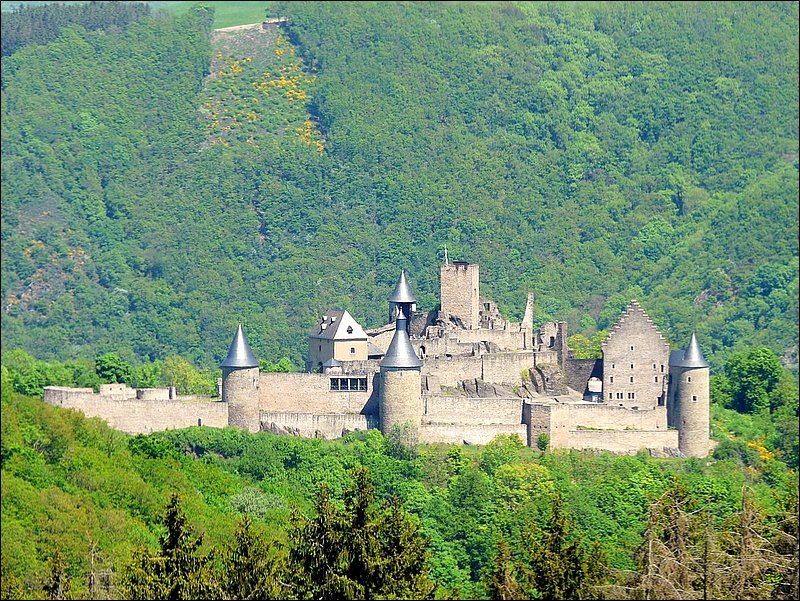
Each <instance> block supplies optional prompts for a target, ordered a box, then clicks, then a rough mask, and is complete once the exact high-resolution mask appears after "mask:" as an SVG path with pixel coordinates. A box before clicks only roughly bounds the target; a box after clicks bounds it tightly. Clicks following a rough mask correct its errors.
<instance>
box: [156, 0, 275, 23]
mask: <svg viewBox="0 0 800 601" xmlns="http://www.w3.org/2000/svg"><path fill="white" fill-rule="evenodd" d="M148 4H149V5H150V6H151V7H152V8H153V9H154V10H166V11H169V12H171V13H173V14H176V15H180V14H183V13H185V12H187V11H188V10H189V8H190V7H191V6H192V5H193V4H196V3H195V2H168V1H164V2H148ZM202 4H205V5H207V6H211V7H213V8H214V27H215V28H217V29H219V28H220V27H233V26H234V25H245V24H247V23H258V22H260V21H263V20H264V18H265V16H266V14H267V9H268V8H269V7H270V5H271V4H272V2H203V3H202ZM270 16H272V15H270Z"/></svg>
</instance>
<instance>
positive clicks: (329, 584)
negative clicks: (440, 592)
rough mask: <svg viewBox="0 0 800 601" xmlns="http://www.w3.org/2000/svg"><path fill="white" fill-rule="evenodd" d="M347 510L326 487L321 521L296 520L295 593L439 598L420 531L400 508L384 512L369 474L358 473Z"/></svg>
mask: <svg viewBox="0 0 800 601" xmlns="http://www.w3.org/2000/svg"><path fill="white" fill-rule="evenodd" d="M353 480H354V483H353V485H352V486H351V487H350V488H349V489H348V490H347V491H345V494H344V497H345V499H344V500H345V507H344V510H340V509H338V508H337V507H336V505H335V504H334V503H333V501H332V499H331V495H330V491H329V490H328V488H327V487H325V486H323V487H322V488H321V490H320V492H319V494H318V495H317V498H316V502H315V511H316V516H315V517H314V518H312V519H304V518H302V517H300V516H298V515H295V516H293V532H292V533H291V534H290V537H289V538H290V540H291V541H293V545H292V548H291V550H290V552H289V562H290V567H291V573H292V578H293V582H294V592H295V594H297V595H298V596H299V597H301V598H307V597H311V598H314V599H333V598H337V599H422V598H428V597H430V596H431V595H432V594H433V591H434V588H435V585H434V583H433V582H432V581H431V579H430V576H429V571H430V570H429V567H428V554H427V551H426V550H425V545H424V542H423V540H422V536H421V534H420V531H419V527H418V526H417V525H416V524H415V523H414V522H413V521H412V520H411V519H410V517H409V516H408V514H407V513H406V512H405V510H403V508H402V507H401V506H400V504H399V502H397V501H391V502H389V503H386V504H384V505H383V507H381V508H380V510H376V509H375V507H374V501H375V491H374V488H373V486H372V481H371V478H370V475H369V471H368V470H367V469H366V468H356V469H355V470H353Z"/></svg>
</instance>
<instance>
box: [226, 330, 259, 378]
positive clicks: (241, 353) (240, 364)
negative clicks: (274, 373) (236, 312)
mask: <svg viewBox="0 0 800 601" xmlns="http://www.w3.org/2000/svg"><path fill="white" fill-rule="evenodd" d="M220 367H232V368H245V367H258V361H257V360H256V357H255V355H254V354H253V351H252V350H251V349H250V345H249V344H248V343H247V337H246V336H245V335H244V331H243V330H242V324H239V327H238V328H237V329H236V334H235V335H234V336H233V340H232V341H231V345H230V347H228V356H227V357H225V361H223V362H222V364H221V365H220Z"/></svg>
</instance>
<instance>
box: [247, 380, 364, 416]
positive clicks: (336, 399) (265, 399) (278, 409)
mask: <svg viewBox="0 0 800 601" xmlns="http://www.w3.org/2000/svg"><path fill="white" fill-rule="evenodd" d="M333 377H337V376H336V375H330V376H328V375H325V374H309V373H263V372H262V373H261V383H260V403H259V407H260V409H261V411H267V412H273V413H295V412H298V411H300V412H302V413H316V414H326V413H376V414H377V411H378V390H377V386H378V378H376V377H375V375H374V374H372V375H370V376H365V377H366V378H367V390H366V392H361V391H333V390H331V386H330V381H331V378H333ZM354 377H355V376H354Z"/></svg>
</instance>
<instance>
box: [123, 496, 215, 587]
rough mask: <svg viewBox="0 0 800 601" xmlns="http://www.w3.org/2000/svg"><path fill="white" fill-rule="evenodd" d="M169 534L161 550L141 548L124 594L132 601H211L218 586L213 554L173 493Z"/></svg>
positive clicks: (125, 582)
mask: <svg viewBox="0 0 800 601" xmlns="http://www.w3.org/2000/svg"><path fill="white" fill-rule="evenodd" d="M164 526H166V528H167V531H166V533H165V534H163V535H162V536H161V539H160V543H161V544H160V547H161V548H160V551H159V553H157V554H151V553H150V552H148V551H147V550H146V549H137V550H136V551H135V552H134V556H133V560H132V562H131V564H130V565H129V566H128V567H127V569H126V570H125V572H124V574H123V591H124V592H125V593H126V594H127V596H128V597H130V598H132V599H169V600H177V599H209V598H213V597H215V596H216V593H217V592H218V586H217V583H216V579H215V577H214V573H213V571H212V564H211V561H212V556H211V554H203V553H201V552H200V547H201V545H202V544H203V537H202V535H201V536H199V537H194V536H193V535H192V533H191V531H190V529H189V527H188V525H187V523H186V515H185V514H184V512H183V510H182V509H181V505H180V499H179V497H178V495H177V494H173V495H172V496H171V498H170V501H169V503H168V505H167V507H166V511H165V514H164Z"/></svg>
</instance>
